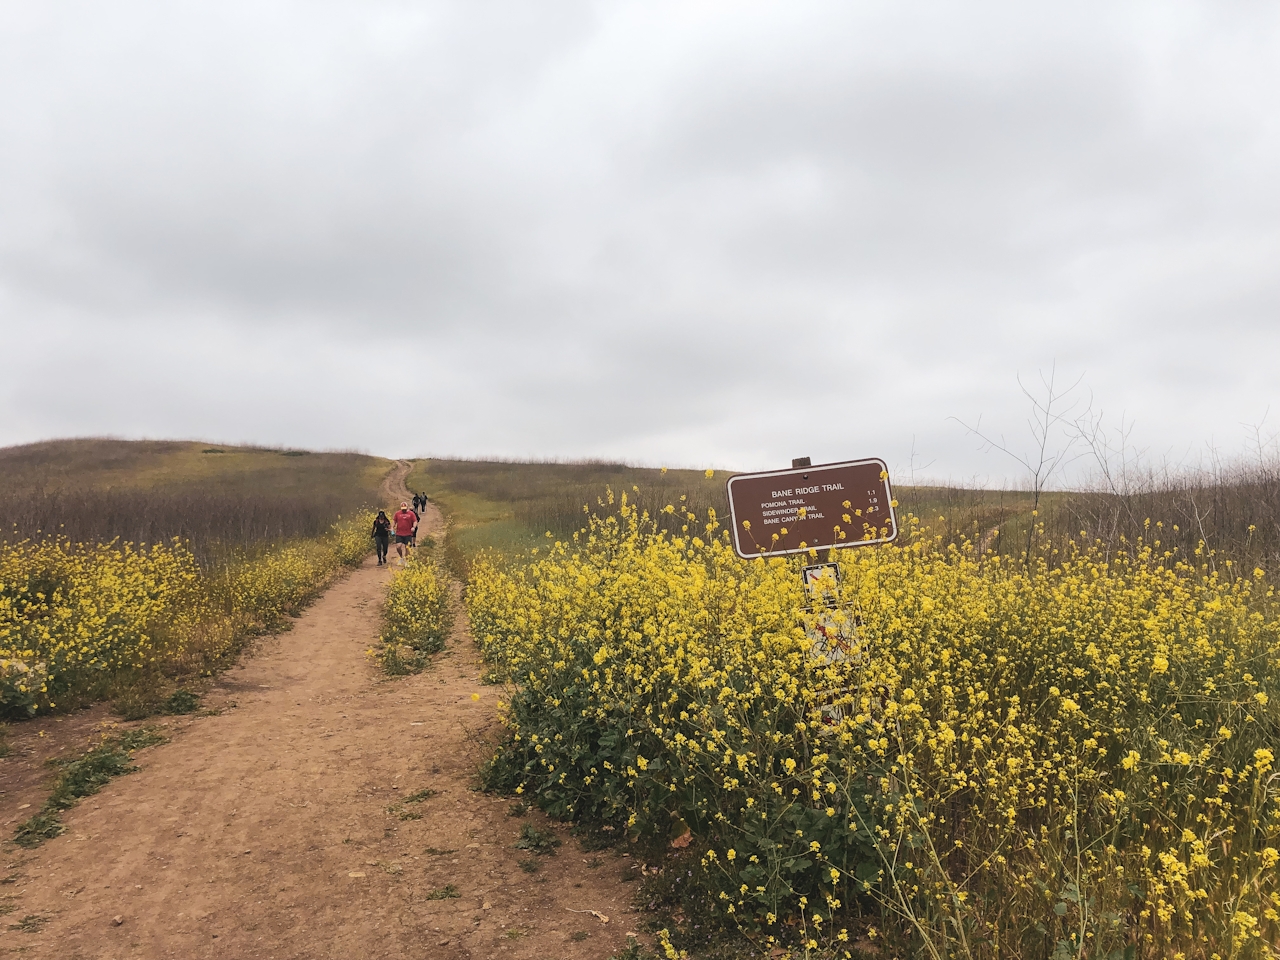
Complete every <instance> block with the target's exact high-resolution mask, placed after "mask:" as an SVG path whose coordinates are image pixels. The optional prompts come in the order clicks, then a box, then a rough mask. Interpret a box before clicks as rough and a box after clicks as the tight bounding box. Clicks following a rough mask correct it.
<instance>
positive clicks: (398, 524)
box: [391, 501, 418, 567]
mask: <svg viewBox="0 0 1280 960" xmlns="http://www.w3.org/2000/svg"><path fill="white" fill-rule="evenodd" d="M391 525H392V526H393V527H395V531H396V556H398V557H399V558H400V566H402V567H403V566H404V559H405V553H406V551H407V550H408V548H409V545H410V544H412V543H413V535H414V533H415V532H416V531H417V529H418V515H417V514H416V513H414V512H413V511H412V510H410V509H409V503H408V501H406V502H404V503H402V504H400V509H399V510H397V511H396V512H395V516H393V517H392V518H391Z"/></svg>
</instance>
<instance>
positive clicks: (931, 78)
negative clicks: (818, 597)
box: [0, 0, 1280, 482]
mask: <svg viewBox="0 0 1280 960" xmlns="http://www.w3.org/2000/svg"><path fill="white" fill-rule="evenodd" d="M1278 267H1280V6H1278V5H1276V4H1274V3H1264V2H1248V0H1242V2H1232V3H1221V2H1218V3H1204V4H1197V3H1178V2H1170V0H1160V2H1155V3H1149V4H1141V3H1116V2H1114V0H1108V2H1106V3H1097V4H1090V3H1073V4H1052V5H1051V4H1028V3H1025V2H1010V3H976V2H964V3H903V2H884V3H859V2H851V0H837V2H831V3H808V2H797V0H787V2H785V3H783V2H779V3H751V2H743V0H734V2H723V3H709V2H696V0H679V2H670V3H663V2H655V0H645V2H635V3H629V2H615V3H590V2H558V0H539V2H537V3H529V2H527V0H520V2H511V3H490V2H484V0H459V2H454V3H447V2H413V3H400V2H378V0H360V2H353V3H337V2H326V0H306V2H299V3H279V2H270V0H253V2H238V0H218V2H216V3H215V2H205V3H186V2H181V0H163V2H155V3H132V2H128V0H115V2H112V3H101V2H97V0H94V2H84V3H63V2H57V0H31V2H11V0H0V336H2V337H3V340H2V341H0V342H3V344H4V348H5V349H4V359H3V367H2V369H3V375H2V379H0V444H7V443H21V442H26V441H30V440H36V439H42V438H47V437H55V436H78V435H100V434H110V435H117V436H124V437H184V438H187V437H189V438H203V439H212V440H219V441H227V442H230V441H238V440H246V441H255V442H262V443H277V444H288V445H297V446H308V447H316V448H320V447H325V448H329V447H338V448H341V447H356V448H361V449H365V450H368V451H371V452H374V453H379V454H386V455H427V454H435V455H444V454H462V455H502V456H507V457H525V456H534V457H583V456H592V457H619V458H625V459H628V460H632V461H639V462H644V463H650V464H655V465H656V464H660V463H669V464H672V465H697V466H702V465H714V466H727V467H740V468H769V467H777V466H786V465H787V464H788V463H789V460H790V458H791V457H793V456H800V455H806V454H807V455H810V456H812V457H813V459H814V462H819V461H830V460H836V459H847V458H854V457H862V456H881V457H884V458H886V459H887V460H889V461H890V462H891V463H892V464H893V465H894V466H895V470H896V472H898V473H899V474H903V473H906V472H908V471H909V460H910V457H911V451H912V448H913V444H914V450H915V457H916V466H917V469H918V470H923V473H924V474H927V475H930V476H934V477H950V478H952V479H966V478H977V479H979V480H983V479H986V480H987V481H988V482H991V481H992V480H993V478H995V479H999V478H1002V477H1006V476H1013V475H1014V471H1013V470H1012V469H1011V465H1010V464H1009V463H1007V462H1005V461H1004V460H1002V459H1001V457H1000V455H999V454H998V453H995V452H992V451H989V450H987V451H984V450H983V449H981V447H980V444H979V443H978V442H977V441H976V440H975V438H974V437H972V436H970V435H968V434H966V431H965V429H964V428H963V427H962V426H960V424H958V423H957V422H955V421H954V420H951V419H949V418H952V417H955V418H959V419H960V420H962V421H968V422H971V423H972V422H974V421H976V420H977V419H978V418H979V417H980V416H981V418H982V424H983V426H984V428H990V429H991V430H992V431H993V432H996V433H1000V432H1003V433H1004V434H1005V436H1006V437H1008V439H1009V441H1010V443H1011V444H1013V445H1014V446H1015V447H1018V448H1021V447H1022V446H1025V443H1024V440H1025V437H1026V427H1025V424H1024V423H1023V421H1024V418H1025V413H1026V409H1025V408H1026V404H1025V400H1024V398H1023V397H1022V396H1021V394H1020V393H1019V389H1018V381H1017V378H1018V377H1019V376H1021V377H1022V378H1023V381H1024V382H1036V376H1037V371H1039V370H1045V371H1047V370H1048V369H1049V368H1050V367H1051V365H1053V364H1054V363H1055V362H1056V364H1057V371H1058V375H1059V378H1060V381H1062V382H1066V383H1068V384H1069V383H1071V382H1074V381H1075V380H1076V379H1077V378H1078V377H1083V378H1084V380H1083V382H1082V384H1081V386H1080V387H1079V388H1078V390H1077V391H1076V396H1077V398H1078V399H1079V400H1080V401H1081V402H1082V403H1083V402H1084V401H1085V400H1087V399H1088V395H1089V393H1090V392H1091V393H1092V396H1093V403H1094V407H1095V410H1097V409H1100V410H1102V411H1104V413H1105V415H1106V416H1107V417H1108V418H1110V419H1111V421H1112V422H1118V419H1119V417H1120V416H1121V414H1124V415H1126V416H1127V417H1128V418H1129V419H1130V420H1132V421H1133V422H1134V423H1135V424H1136V428H1135V431H1134V434H1133V437H1134V443H1135V444H1137V445H1139V446H1141V447H1144V448H1146V449H1148V450H1149V451H1150V452H1151V455H1152V456H1154V457H1166V456H1172V457H1174V458H1175V459H1180V458H1184V457H1188V456H1190V457H1192V458H1194V457H1196V456H1197V455H1198V454H1199V452H1200V451H1202V450H1204V449H1205V448H1206V445H1208V444H1215V445H1216V446H1217V447H1218V448H1220V449H1222V450H1225V451H1228V452H1231V453H1234V452H1240V451H1243V450H1244V448H1245V443H1246V430H1245V428H1244V427H1243V426H1242V424H1258V423H1263V418H1264V416H1267V412H1268V410H1269V409H1270V411H1271V413H1270V416H1269V417H1268V419H1267V420H1266V421H1265V423H1263V433H1264V435H1267V434H1270V433H1272V432H1273V428H1280V369H1278V367H1280V269H1278Z"/></svg>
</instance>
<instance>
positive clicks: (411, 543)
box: [409, 510, 422, 550]
mask: <svg viewBox="0 0 1280 960" xmlns="http://www.w3.org/2000/svg"><path fill="white" fill-rule="evenodd" d="M421 522H422V515H421V514H420V513H418V511H417V510H414V511H413V539H412V540H410V541H409V546H411V547H413V548H414V549H415V550H416V549H418V524H420V523H421Z"/></svg>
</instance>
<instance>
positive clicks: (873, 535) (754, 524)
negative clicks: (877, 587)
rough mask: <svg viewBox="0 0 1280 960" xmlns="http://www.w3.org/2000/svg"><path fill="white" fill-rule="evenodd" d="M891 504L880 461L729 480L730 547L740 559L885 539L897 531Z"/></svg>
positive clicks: (885, 469) (862, 544) (886, 475)
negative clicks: (731, 542)
mask: <svg viewBox="0 0 1280 960" xmlns="http://www.w3.org/2000/svg"><path fill="white" fill-rule="evenodd" d="M893 508H894V502H893V494H892V492H891V491H890V489H889V468H888V467H886V466H885V463H884V461H883V460H854V461H851V462H849V463H827V464H822V465H821V466H817V467H800V468H798V469H794V470H775V471H772V472H770V473H741V474H738V475H737V476H736V477H730V478H729V515H730V517H731V518H732V523H733V546H734V549H735V550H736V551H737V552H738V555H739V556H741V557H759V556H779V555H782V554H787V553H802V552H804V551H806V550H824V549H827V548H830V547H865V546H870V545H871V544H875V543H888V542H889V541H890V540H893V539H894V538H895V537H896V536H897V535H898V520H897V516H896V515H895V513H894V509H893Z"/></svg>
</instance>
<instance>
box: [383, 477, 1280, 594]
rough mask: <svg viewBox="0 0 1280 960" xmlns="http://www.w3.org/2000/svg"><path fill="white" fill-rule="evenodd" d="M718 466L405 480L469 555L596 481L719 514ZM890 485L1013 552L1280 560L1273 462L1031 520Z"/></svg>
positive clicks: (1011, 497)
mask: <svg viewBox="0 0 1280 960" xmlns="http://www.w3.org/2000/svg"><path fill="white" fill-rule="evenodd" d="M730 475H731V474H729V473H724V472H719V473H717V474H715V475H714V476H713V477H710V478H708V477H706V476H705V475H704V474H703V473H701V472H699V471H696V470H669V471H666V472H663V471H661V470H657V469H652V468H645V467H631V466H627V465H625V464H619V463H601V462H584V463H510V462H504V461H467V460H419V461H417V463H416V464H415V466H414V469H413V472H412V473H411V474H410V476H409V481H408V482H409V485H410V486H411V487H412V488H413V489H415V490H425V491H426V492H427V493H428V494H429V495H431V496H432V497H433V498H434V499H436V500H437V502H438V503H439V504H440V506H441V507H442V508H443V509H444V510H445V512H446V513H447V514H449V516H450V518H451V520H452V521H453V529H452V530H451V534H450V544H451V550H453V551H454V552H455V554H456V555H457V556H458V557H470V556H473V555H474V554H475V553H476V552H477V551H478V550H481V549H484V548H486V547H494V548H497V549H499V550H501V551H504V552H508V553H510V552H512V551H519V550H523V549H527V548H528V547H530V546H533V545H536V544H537V543H539V542H540V541H542V540H545V534H546V533H547V532H548V531H550V532H551V533H552V534H553V535H555V536H558V537H564V536H567V535H568V534H570V533H572V532H573V531H574V530H577V529H579V528H580V527H581V526H582V525H583V522H584V519H585V514H584V512H583V506H584V505H589V506H590V507H591V509H592V511H593V512H607V511H608V510H609V509H610V508H609V506H608V504H603V505H602V504H601V499H602V498H604V497H605V496H606V491H607V490H612V491H613V492H614V494H615V495H618V494H621V493H623V492H625V493H626V494H627V495H628V497H629V498H630V499H631V500H632V501H633V502H638V503H639V504H640V506H641V508H642V509H647V510H649V512H650V513H652V514H656V513H657V512H658V511H659V510H661V508H662V507H663V506H664V505H666V504H668V503H671V504H679V503H680V502H681V501H680V497H681V495H684V496H685V498H686V499H685V500H684V501H683V502H684V504H685V505H687V506H688V507H689V508H690V509H691V510H693V511H694V512H695V513H697V514H699V516H705V514H706V513H707V510H708V509H714V510H715V511H716V512H717V514H718V515H720V516H724V515H725V514H726V513H727V511H728V503H727V501H726V494H725V480H726V479H728V477H729V476H730ZM637 488H638V489H637ZM894 494H895V496H896V497H897V499H898V503H899V507H898V513H899V516H900V517H902V518H905V517H907V516H908V515H914V516H915V517H917V518H919V521H920V523H921V525H923V526H924V527H927V528H928V529H929V530H930V532H931V533H934V534H936V535H938V536H941V537H942V538H943V541H944V542H946V543H953V542H958V541H960V540H964V539H967V540H969V541H971V542H973V543H976V544H979V545H981V546H982V547H983V548H984V549H991V550H994V551H996V552H997V553H1001V554H1007V555H1014V556H1020V555H1021V554H1022V553H1023V552H1024V551H1025V550H1026V548H1027V543H1028V534H1029V533H1030V532H1031V528H1032V524H1033V523H1034V524H1035V525H1036V526H1037V527H1038V528H1039V531H1040V532H1039V533H1038V534H1037V542H1040V543H1043V542H1044V541H1045V540H1046V539H1047V540H1049V541H1052V543H1054V544H1058V545H1061V544H1064V543H1065V542H1066V541H1068V540H1072V539H1074V540H1076V541H1077V542H1086V541H1087V542H1094V541H1101V543H1102V544H1103V547H1104V551H1110V552H1115V551H1118V550H1126V549H1128V545H1131V544H1133V543H1134V542H1135V541H1137V540H1138V539H1140V538H1144V537H1145V538H1146V539H1147V540H1148V541H1155V540H1159V541H1160V543H1161V545H1162V547H1165V548H1174V549H1176V550H1177V551H1178V552H1179V554H1180V555H1182V556H1185V557H1194V556H1195V555H1196V551H1197V550H1198V549H1201V548H1200V543H1201V541H1202V540H1203V541H1204V542H1205V543H1206V545H1207V546H1206V547H1205V548H1204V549H1203V550H1202V551H1201V553H1202V556H1203V558H1204V559H1205V560H1206V561H1207V562H1210V563H1211V565H1215V564H1216V563H1217V562H1218V561H1217V558H1223V559H1226V558H1231V559H1232V560H1233V563H1236V564H1240V565H1245V566H1247V567H1248V568H1249V569H1252V568H1253V566H1255V565H1261V566H1263V567H1264V568H1266V569H1270V568H1272V567H1275V566H1276V565H1277V564H1280V469H1269V468H1263V467H1251V468H1249V469H1243V468H1242V469H1241V470H1238V471H1236V472H1235V473H1231V474H1223V475H1220V476H1215V477H1201V476H1183V477H1178V478H1172V479H1170V478H1166V479H1165V480H1164V481H1162V482H1160V483H1154V482H1153V483H1151V484H1148V485H1147V486H1146V487H1144V488H1143V489H1142V490H1140V491H1138V492H1134V493H1130V494H1127V495H1124V496H1120V495H1115V494H1109V493H1104V492H1097V491H1065V492H1064V491H1057V492H1049V493H1045V494H1043V495H1042V497H1041V501H1040V510H1039V514H1038V515H1037V516H1035V517H1033V516H1032V497H1031V494H1030V493H1029V492H1027V491H1019V490H975V489H972V488H966V487H955V486H917V487H909V486H903V485H895V486H894ZM1148 521H1150V522H1149V523H1148ZM671 522H673V523H679V522H680V521H679V520H678V519H673V520H672V521H671ZM1082 534H1083V535H1082ZM1210 552H1212V553H1213V556H1210Z"/></svg>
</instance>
